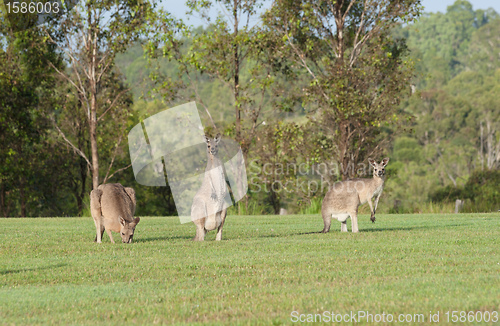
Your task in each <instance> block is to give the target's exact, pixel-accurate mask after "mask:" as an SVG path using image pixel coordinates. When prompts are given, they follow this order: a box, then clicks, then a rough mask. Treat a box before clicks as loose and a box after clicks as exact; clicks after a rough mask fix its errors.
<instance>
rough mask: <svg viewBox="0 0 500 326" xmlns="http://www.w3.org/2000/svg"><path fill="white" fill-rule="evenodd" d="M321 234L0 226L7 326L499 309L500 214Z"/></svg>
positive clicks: (390, 222) (273, 228)
mask: <svg viewBox="0 0 500 326" xmlns="http://www.w3.org/2000/svg"><path fill="white" fill-rule="evenodd" d="M322 227H323V222H322V220H321V218H320V217H319V216H318V215H316V216H314V215H302V216H298V215H296V216H258V217H249V216H247V217H245V216H243V217H236V216H229V217H228V219H227V222H226V226H225V228H224V235H223V238H224V239H223V241H221V242H215V241H214V238H215V233H214V232H211V233H209V235H208V239H207V241H205V242H204V243H194V242H192V241H191V238H192V237H193V235H194V225H193V224H184V225H181V224H180V223H179V220H178V218H177V217H144V218H142V219H141V223H140V224H139V225H138V226H137V229H136V234H135V236H134V241H135V243H133V244H130V245H126V244H122V243H121V242H120V243H118V242H117V244H112V243H110V241H109V238H108V237H107V235H106V234H104V237H103V243H102V244H100V245H98V244H95V243H94V242H93V240H94V235H95V233H94V230H95V229H94V224H93V221H92V219H91V218H49V219H46V218H37V219H0V324H6V325H9V324H22V325H25V324H43V325H67V324H92V325H96V324H146V325H151V324H186V323H195V324H213V325H220V324H226V325H273V324H274V325H280V324H292V320H297V318H300V316H299V314H304V316H302V319H303V320H304V319H306V318H307V315H306V314H323V316H324V311H327V312H334V313H335V314H337V313H341V314H344V315H345V314H349V313H350V312H351V311H353V312H358V311H366V312H368V313H369V314H382V313H385V314H392V315H393V317H394V318H395V319H397V318H398V316H403V318H406V320H408V316H410V317H412V318H413V316H415V315H416V314H422V315H423V316H424V318H425V319H424V320H420V322H418V324H427V323H429V313H430V312H431V311H432V313H433V314H435V313H437V312H438V311H439V312H440V324H446V315H444V313H445V312H446V311H450V315H449V316H450V317H451V311H453V310H455V311H467V312H468V311H482V312H485V311H489V312H492V311H497V312H498V311H499V310H500V214H498V213H495V214H460V215H378V216H377V222H376V223H375V224H372V223H371V222H370V221H369V217H368V216H361V217H360V230H361V232H360V233H358V234H352V233H347V234H346V233H340V223H338V222H334V224H333V225H332V230H331V231H330V233H328V234H318V233H312V232H316V231H319V230H321V229H322ZM349 230H350V226H349ZM114 239H115V240H116V241H120V237H119V235H118V234H116V233H114ZM293 311H296V313H294V314H295V316H297V317H293V316H294V315H292V312H293ZM309 318H311V317H309ZM316 318H318V317H316ZM323 318H324V317H323ZM357 318H358V319H357V320H356V321H358V323H359V322H361V324H363V323H364V321H366V320H360V319H359V317H357ZM415 318H417V317H415ZM316 320H317V321H318V319H316ZM322 320H323V321H325V319H322ZM378 324H380V325H382V324H389V323H387V322H386V323H384V322H381V323H378ZM400 324H401V323H400ZM458 324H463V323H460V322H459V323H458Z"/></svg>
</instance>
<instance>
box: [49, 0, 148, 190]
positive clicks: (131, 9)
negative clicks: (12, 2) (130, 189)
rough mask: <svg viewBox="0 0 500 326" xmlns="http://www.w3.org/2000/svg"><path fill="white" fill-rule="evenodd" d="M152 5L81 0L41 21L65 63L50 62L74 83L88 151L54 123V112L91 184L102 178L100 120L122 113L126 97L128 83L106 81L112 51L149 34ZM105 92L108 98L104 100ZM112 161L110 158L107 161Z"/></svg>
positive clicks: (111, 71) (120, 0)
mask: <svg viewBox="0 0 500 326" xmlns="http://www.w3.org/2000/svg"><path fill="white" fill-rule="evenodd" d="M155 9H156V4H155V3H154V2H153V1H142V0H132V1H123V0H104V1H100V0H99V1H97V0H85V1H82V2H80V3H79V4H78V5H76V6H75V7H74V8H73V9H72V10H69V11H66V12H64V14H62V15H60V16H57V17H54V19H53V21H52V22H51V23H49V24H46V25H45V26H46V29H45V31H46V37H47V42H49V43H50V44H52V45H54V46H55V47H56V48H57V49H58V51H59V52H60V53H61V54H62V56H63V58H64V59H65V63H66V66H65V68H59V67H57V65H56V64H55V63H54V62H49V64H50V66H51V67H52V68H54V69H55V70H56V71H57V73H58V74H59V76H60V77H61V78H62V79H63V80H65V81H66V83H67V84H68V85H70V86H71V87H72V90H73V92H74V94H75V98H77V99H78V101H80V104H81V107H82V108H83V109H84V110H85V115H84V116H85V120H86V124H87V128H88V137H89V143H90V155H88V154H86V153H85V150H84V148H81V146H79V145H78V144H76V142H75V141H72V140H71V139H70V137H68V136H67V135H66V133H65V131H64V130H62V129H61V128H60V127H59V126H58V123H57V116H56V117H55V119H54V125H55V128H56V129H57V130H58V132H59V134H60V136H61V137H62V138H63V139H64V141H65V142H66V143H67V144H68V145H69V146H71V148H72V149H73V150H74V151H75V153H77V154H78V155H80V156H81V157H82V158H83V159H84V160H85V162H86V163H87V165H88V167H89V169H90V171H91V174H92V186H93V188H97V186H98V185H99V183H100V182H101V181H106V180H103V179H101V178H100V176H99V162H100V160H99V151H98V147H99V139H100V136H101V135H102V132H101V129H102V126H101V124H103V123H104V118H105V116H107V115H113V118H112V119H109V120H108V121H107V122H106V123H109V124H116V123H117V121H116V119H121V118H123V115H122V117H120V114H115V113H116V112H119V111H120V110H124V102H126V100H124V97H126V95H127V93H128V91H129V89H127V88H124V89H120V90H119V91H115V92H110V91H109V87H108V86H109V83H108V82H109V81H110V79H112V78H111V76H112V75H113V74H114V73H115V71H114V63H115V56H116V54H118V53H120V52H124V51H125V50H126V49H127V48H128V47H129V46H130V45H131V44H133V43H134V42H137V41H139V40H140V38H141V36H145V35H147V34H148V33H149V31H150V30H149V28H150V27H151V26H153V25H154V24H152V23H151V22H152V21H154V18H155V15H156V11H155ZM106 81H108V82H106ZM107 83H108V85H106V84H107ZM104 96H106V97H107V96H109V97H107V98H105V99H104V98H103V97H104ZM125 116H126V115H125ZM121 131H122V135H121V136H118V139H117V140H116V144H115V145H116V147H118V146H119V145H120V142H121V139H122V138H123V133H124V132H125V130H124V129H123V130H121ZM89 156H90V157H89ZM112 162H114V160H111V162H110V164H112ZM124 168H126V167H122V168H121V169H124ZM121 169H120V170H121ZM108 176H109V173H108Z"/></svg>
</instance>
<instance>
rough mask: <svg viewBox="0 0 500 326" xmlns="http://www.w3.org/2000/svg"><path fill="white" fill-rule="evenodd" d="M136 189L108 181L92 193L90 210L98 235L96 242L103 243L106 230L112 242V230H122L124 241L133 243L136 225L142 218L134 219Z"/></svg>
mask: <svg viewBox="0 0 500 326" xmlns="http://www.w3.org/2000/svg"><path fill="white" fill-rule="evenodd" d="M135 205H136V202H135V191H134V189H132V188H125V187H124V186H122V185H121V184H119V183H108V184H103V185H100V186H99V187H97V189H94V190H92V192H91V193H90V212H91V213H92V217H93V218H94V223H95V228H96V233H97V235H96V237H95V240H94V242H97V243H101V242H102V235H103V233H104V230H106V233H107V234H108V236H109V239H110V240H111V242H112V243H115V242H114V241H113V236H112V235H111V231H115V232H120V235H121V237H122V242H123V243H132V238H133V237H134V231H135V227H136V225H137V224H138V223H139V221H140V220H141V219H140V218H138V217H137V218H135V219H134V214H135Z"/></svg>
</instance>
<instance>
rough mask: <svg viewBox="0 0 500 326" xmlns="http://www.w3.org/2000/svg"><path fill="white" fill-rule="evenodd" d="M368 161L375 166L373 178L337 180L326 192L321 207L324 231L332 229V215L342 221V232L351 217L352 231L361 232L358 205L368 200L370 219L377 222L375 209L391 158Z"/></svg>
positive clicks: (344, 230) (345, 230) (345, 229)
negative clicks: (373, 199) (380, 160)
mask: <svg viewBox="0 0 500 326" xmlns="http://www.w3.org/2000/svg"><path fill="white" fill-rule="evenodd" d="M368 162H369V163H370V165H371V166H372V167H373V178H372V179H351V180H346V181H341V182H337V183H335V184H334V185H333V187H332V189H330V190H329V191H328V192H327V193H326V195H325V198H324V199H323V206H322V207H321V215H322V216H323V222H324V224H325V227H324V228H323V231H321V232H322V233H326V232H328V231H330V224H331V222H332V217H334V218H336V219H337V220H338V221H339V222H341V223H342V224H341V227H340V230H341V231H342V232H347V223H346V220H347V218H348V217H351V220H352V232H359V229H358V207H359V206H360V205H363V204H364V203H366V202H368V205H369V206H370V211H371V217H370V219H371V221H372V222H375V211H376V210H377V205H378V201H379V199H380V195H382V190H383V189H384V181H385V166H386V165H387V163H389V158H387V157H386V158H384V159H383V160H382V162H380V163H377V162H376V161H375V160H372V159H368ZM373 197H375V205H373V203H372V198H373Z"/></svg>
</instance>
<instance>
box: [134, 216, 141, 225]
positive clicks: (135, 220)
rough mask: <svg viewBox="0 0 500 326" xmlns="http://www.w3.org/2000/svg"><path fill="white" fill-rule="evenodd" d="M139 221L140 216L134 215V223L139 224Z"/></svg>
mask: <svg viewBox="0 0 500 326" xmlns="http://www.w3.org/2000/svg"><path fill="white" fill-rule="evenodd" d="M140 221H141V218H140V217H136V218H135V219H134V224H135V225H137V224H139V222H140Z"/></svg>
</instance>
